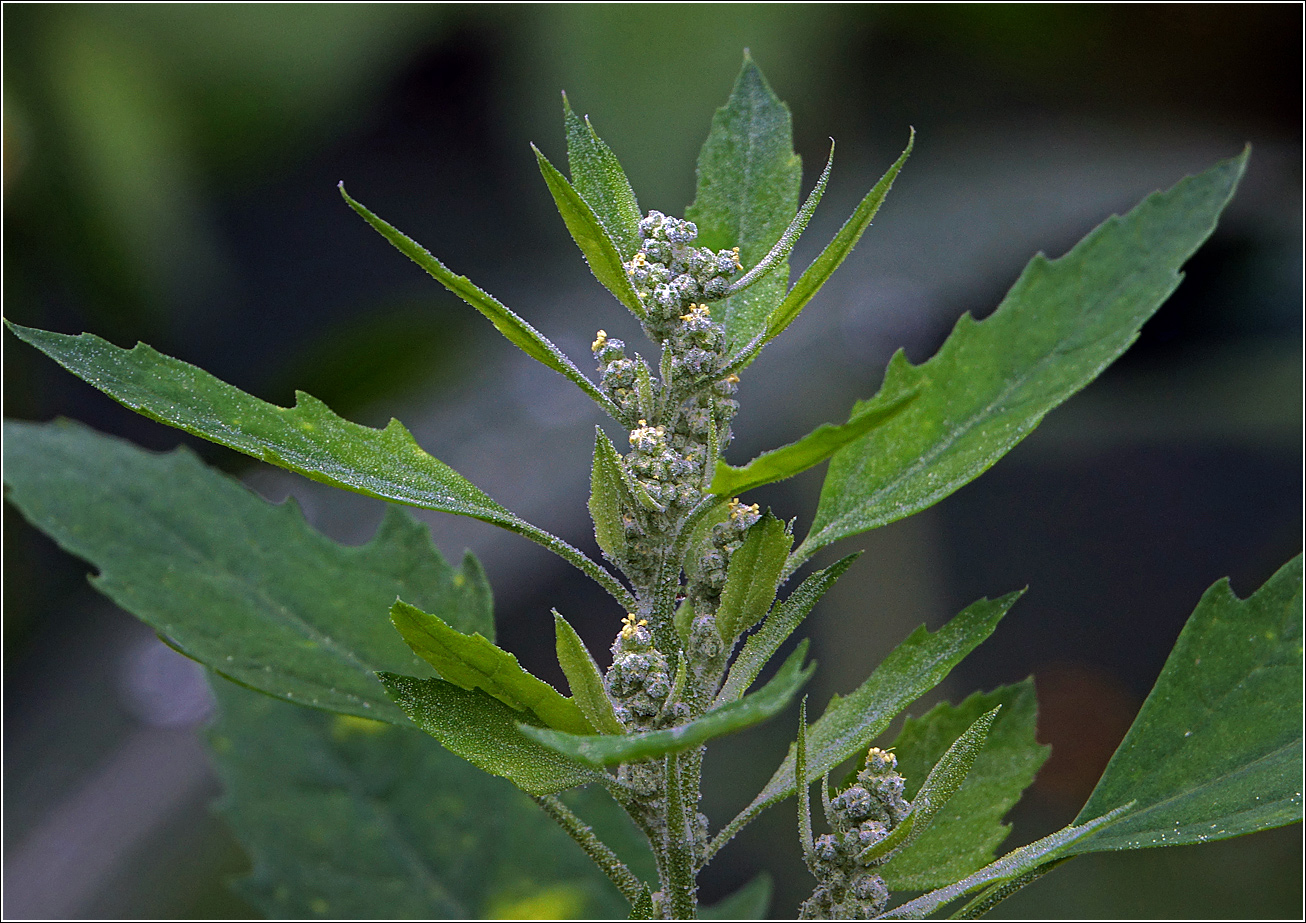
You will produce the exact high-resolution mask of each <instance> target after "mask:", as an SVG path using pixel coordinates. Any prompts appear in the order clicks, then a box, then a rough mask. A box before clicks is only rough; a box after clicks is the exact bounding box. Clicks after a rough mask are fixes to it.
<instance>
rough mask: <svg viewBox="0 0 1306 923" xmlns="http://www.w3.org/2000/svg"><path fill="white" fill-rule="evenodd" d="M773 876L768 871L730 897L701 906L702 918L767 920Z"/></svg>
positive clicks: (700, 916)
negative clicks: (708, 905) (707, 905)
mask: <svg viewBox="0 0 1306 923" xmlns="http://www.w3.org/2000/svg"><path fill="white" fill-rule="evenodd" d="M772 890H773V886H772V884H771V876H770V875H768V874H767V873H766V872H762V873H760V874H759V875H758V876H757V877H756V878H754V879H753V880H752V881H750V882H749V883H748V884H746V885H744V886H743V887H742V888H740V889H739V890H738V891H736V892H735V893H734V894H731V895H730V896H729V897H723V898H722V899H721V900H719V901H717V902H716V903H715V904H712V905H711V906H710V907H699V908H698V917H699V919H700V920H765V919H766V914H767V911H768V910H770V908H771V891H772Z"/></svg>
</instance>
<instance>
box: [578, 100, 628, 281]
mask: <svg viewBox="0 0 1306 923" xmlns="http://www.w3.org/2000/svg"><path fill="white" fill-rule="evenodd" d="M562 111H563V121H564V122H565V124H566V128H567V166H568V167H569V169H570V170H571V184H572V186H574V187H575V189H576V191H577V192H578V193H580V195H581V198H583V199H584V200H585V202H586V203H587V204H588V205H589V207H590V208H592V209H594V214H596V215H598V217H599V220H600V221H602V222H603V227H604V228H605V229H606V230H607V232H608V237H609V238H610V239H611V240H612V242H613V243H614V244H615V245H616V247H617V252H618V253H619V254H620V255H621V258H622V259H623V260H628V259H630V258H631V257H633V256H634V255H635V251H636V250H638V249H639V219H640V211H639V203H638V202H636V201H635V190H633V189H632V188H631V187H630V180H628V179H627V178H626V171H625V170H623V169H622V168H621V163H620V162H619V161H618V160H617V155H616V154H614V153H612V149H611V148H609V147H608V146H607V145H606V144H604V143H603V140H602V139H601V138H600V137H599V136H598V133H597V132H595V131H594V126H592V125H590V120H589V116H586V117H585V118H584V119H581V117H580V116H578V115H576V113H574V112H572V111H571V103H569V102H568V101H567V94H566V93H563V94H562Z"/></svg>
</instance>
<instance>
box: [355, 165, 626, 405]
mask: <svg viewBox="0 0 1306 923" xmlns="http://www.w3.org/2000/svg"><path fill="white" fill-rule="evenodd" d="M340 194H341V195H342V196H343V197H344V199H345V201H346V202H347V203H349V207H350V208H352V209H353V210H354V211H356V212H358V214H359V215H360V216H361V217H362V218H363V220H364V221H366V222H367V223H368V224H370V225H371V226H372V227H373V228H375V229H376V230H377V232H378V233H379V234H380V235H381V236H382V237H384V238H385V239H386V240H388V241H390V243H391V244H393V245H394V247H395V249H396V250H398V251H399V252H400V253H402V254H403V255H404V256H406V257H408V258H409V259H410V260H412V261H413V262H414V263H416V264H417V265H418V266H421V267H422V268H423V269H425V270H426V272H427V273H428V274H429V275H430V276H431V278H433V279H435V281H437V282H439V283H440V284H441V285H443V286H444V287H445V288H447V289H448V290H449V291H451V292H453V293H454V294H455V295H457V296H458V297H459V298H461V299H462V300H463V301H465V302H467V303H468V304H469V305H471V306H472V307H473V308H475V309H476V310H477V311H479V312H481V314H483V315H484V316H485V318H486V319H487V320H488V321H489V322H490V323H492V324H494V327H495V329H496V330H498V331H499V332H500V333H502V334H503V335H504V336H505V337H507V338H508V342H510V343H512V345H514V346H516V347H517V348H518V349H520V350H521V351H522V352H524V353H525V354H526V355H528V356H530V357H531V358H532V359H534V360H535V361H536V362H539V363H541V364H542V365H545V366H547V367H549V368H551V369H553V370H554V371H555V372H557V373H558V374H560V375H562V376H564V377H566V378H568V379H570V380H571V381H572V382H574V383H575V384H576V386H577V387H579V388H580V389H581V390H582V391H584V392H585V393H586V394H588V395H589V396H590V397H591V398H592V399H593V400H594V401H595V403H597V404H598V405H599V406H600V407H602V408H603V409H604V410H606V411H607V412H608V413H609V414H611V415H612V416H613V417H619V416H620V413H619V411H618V410H617V406H616V405H615V404H613V403H612V401H610V400H609V399H608V398H607V397H606V396H605V395H604V394H603V392H601V391H599V389H598V388H597V387H595V385H594V382H592V381H590V380H589V379H588V378H586V377H585V373H584V372H582V371H581V370H580V369H578V368H577V367H576V364H575V363H574V362H572V361H571V360H570V359H568V358H567V357H566V356H565V355H564V354H563V352H562V350H560V349H558V347H556V346H554V345H553V344H552V343H550V342H549V341H548V340H547V339H545V337H544V336H543V335H542V334H541V333H540V332H539V331H538V330H536V329H535V328H534V327H532V326H531V325H530V324H528V323H526V321H525V320H523V319H522V318H521V317H519V316H518V315H517V314H516V313H514V312H513V311H512V310H510V309H509V308H507V307H505V306H504V305H503V304H501V303H500V302H499V301H498V299H496V298H494V297H493V296H492V295H490V294H488V293H487V292H485V291H482V290H481V289H480V288H479V287H477V286H476V285H474V284H473V283H472V282H471V280H470V279H468V278H467V277H466V276H460V275H458V274H457V273H454V272H453V271H451V270H450V269H449V268H448V267H447V266H445V265H444V264H443V263H441V262H440V261H439V260H438V259H436V258H435V257H434V256H433V255H431V253H430V251H428V250H427V249H426V248H425V247H423V246H422V245H421V244H419V243H417V241H415V240H413V239H411V238H409V237H407V236H406V235H404V234H403V232H401V231H399V230H398V229H397V228H395V227H394V226H393V225H390V224H388V223H386V222H385V221H382V220H381V219H380V218H378V217H377V216H376V215H374V214H372V213H371V212H370V211H369V210H368V209H367V208H366V207H365V206H363V205H362V204H361V203H359V202H357V201H355V200H354V199H353V198H351V197H350V195H349V193H347V192H345V184H344V183H341V184H340Z"/></svg>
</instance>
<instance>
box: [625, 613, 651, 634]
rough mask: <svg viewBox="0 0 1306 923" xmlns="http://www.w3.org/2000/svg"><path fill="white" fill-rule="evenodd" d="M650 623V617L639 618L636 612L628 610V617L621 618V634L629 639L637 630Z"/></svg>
mask: <svg viewBox="0 0 1306 923" xmlns="http://www.w3.org/2000/svg"><path fill="white" fill-rule="evenodd" d="M646 625H648V619H637V618H635V613H633V612H627V613H626V617H625V618H624V619H622V620H621V636H622V637H623V638H625V639H626V640H627V641H629V640H630V639H631V638H632V637H634V635H635V632H636V631H637V630H638V629H640V628H643V627H645V626H646Z"/></svg>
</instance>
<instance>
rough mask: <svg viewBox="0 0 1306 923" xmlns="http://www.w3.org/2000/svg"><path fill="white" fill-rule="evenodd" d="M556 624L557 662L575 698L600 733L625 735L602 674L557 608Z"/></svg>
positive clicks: (554, 611)
mask: <svg viewBox="0 0 1306 923" xmlns="http://www.w3.org/2000/svg"><path fill="white" fill-rule="evenodd" d="M553 625H554V629H555V632H556V634H557V641H556V644H557V649H558V663H559V664H560V665H561V666H562V672H563V675H564V676H566V677H567V684H568V686H570V687H571V695H572V699H573V700H574V701H575V703H576V704H577V705H578V706H579V707H580V710H581V712H583V713H584V715H585V717H586V718H588V719H589V722H590V724H592V725H594V727H595V728H596V729H597V730H598V731H599V733H601V734H624V733H625V732H626V729H625V728H624V727H622V725H621V722H620V721H619V720H617V713H616V712H615V711H614V710H613V708H612V700H611V699H609V698H608V694H607V692H606V691H605V690H604V688H603V673H602V672H601V671H600V670H599V665H598V664H597V663H595V662H594V657H593V656H592V655H591V654H590V652H589V648H587V647H586V646H585V642H584V641H582V640H581V639H580V635H578V634H576V629H574V628H572V627H571V626H570V625H569V624H567V620H566V619H564V618H563V617H562V616H561V615H559V614H558V610H557V609H554V610H553Z"/></svg>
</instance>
